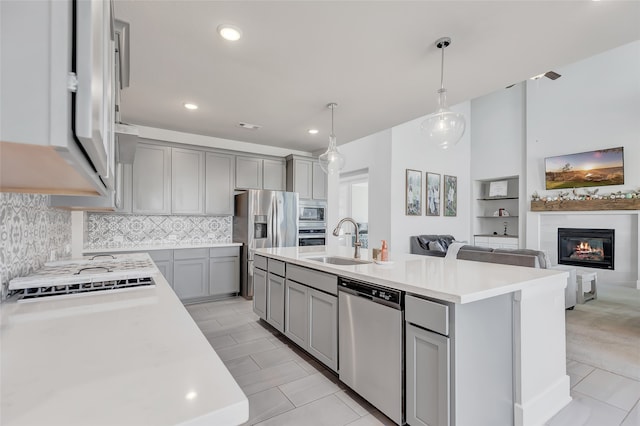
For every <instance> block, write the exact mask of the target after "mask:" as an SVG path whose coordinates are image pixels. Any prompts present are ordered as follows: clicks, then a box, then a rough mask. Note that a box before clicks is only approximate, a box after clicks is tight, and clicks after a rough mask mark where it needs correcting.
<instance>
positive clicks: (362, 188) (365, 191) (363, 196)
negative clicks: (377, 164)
mask: <svg viewBox="0 0 640 426" xmlns="http://www.w3.org/2000/svg"><path fill="white" fill-rule="evenodd" d="M338 191H339V199H338V216H339V217H340V218H343V217H351V218H353V220H355V221H356V222H357V223H358V230H359V236H360V242H361V243H362V248H368V247H369V170H368V169H363V170H357V171H353V172H349V173H342V174H340V180H339V189H338ZM355 240H356V236H355V230H354V229H353V227H352V226H345V227H344V228H343V230H341V231H340V236H339V237H338V241H339V242H340V245H345V246H348V247H352V246H353V243H354V242H355Z"/></svg>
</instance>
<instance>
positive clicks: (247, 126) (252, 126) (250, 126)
mask: <svg viewBox="0 0 640 426" xmlns="http://www.w3.org/2000/svg"><path fill="white" fill-rule="evenodd" d="M238 127H242V128H243V129H247V130H258V129H260V128H261V127H262V126H261V125H259V124H251V123H245V122H244V121H241V122H239V123H238Z"/></svg>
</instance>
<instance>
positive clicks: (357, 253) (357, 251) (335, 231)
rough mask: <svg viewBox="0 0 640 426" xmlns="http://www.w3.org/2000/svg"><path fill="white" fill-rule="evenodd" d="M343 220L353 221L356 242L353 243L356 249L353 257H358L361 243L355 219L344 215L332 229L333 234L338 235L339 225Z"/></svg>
mask: <svg viewBox="0 0 640 426" xmlns="http://www.w3.org/2000/svg"><path fill="white" fill-rule="evenodd" d="M345 222H351V223H353V226H354V227H355V228H356V242H355V243H353V246H354V247H355V249H356V251H355V252H354V253H353V257H354V259H360V247H361V246H362V243H361V242H360V232H359V229H358V224H357V223H356V221H355V220H353V219H351V218H350V217H345V218H344V219H342V220H341V221H340V222H338V225H337V226H336V229H334V230H333V236H334V237H337V236H338V235H340V227H341V226H342V224H343V223H345Z"/></svg>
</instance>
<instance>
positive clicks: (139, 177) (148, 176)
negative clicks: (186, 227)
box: [133, 143, 171, 214]
mask: <svg viewBox="0 0 640 426" xmlns="http://www.w3.org/2000/svg"><path fill="white" fill-rule="evenodd" d="M133 212H134V213H138V214H170V213H171V148H170V147H168V146H160V145H151V144H142V143H139V144H138V147H137V150H136V157H135V159H134V161H133Z"/></svg>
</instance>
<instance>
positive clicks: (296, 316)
mask: <svg viewBox="0 0 640 426" xmlns="http://www.w3.org/2000/svg"><path fill="white" fill-rule="evenodd" d="M309 291H311V289H310V288H309V287H307V286H304V285H302V284H298V283H296V282H294V281H291V280H287V281H286V284H285V298H284V299H285V323H284V335H285V336H287V337H288V338H289V339H291V341H292V342H293V343H295V344H296V345H298V346H300V347H301V348H303V349H306V348H307V347H308V346H309Z"/></svg>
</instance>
